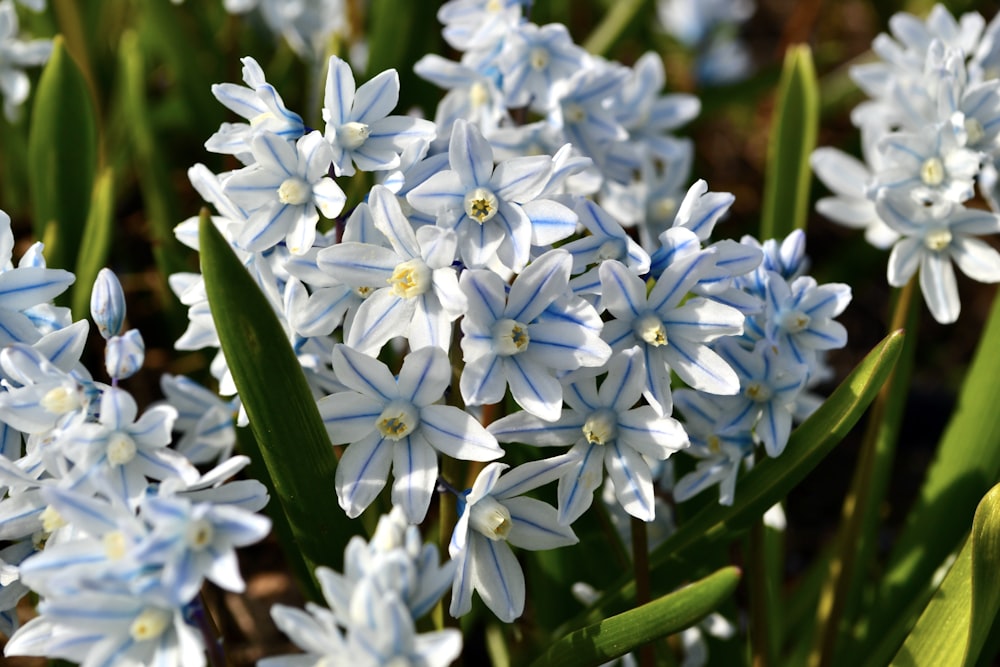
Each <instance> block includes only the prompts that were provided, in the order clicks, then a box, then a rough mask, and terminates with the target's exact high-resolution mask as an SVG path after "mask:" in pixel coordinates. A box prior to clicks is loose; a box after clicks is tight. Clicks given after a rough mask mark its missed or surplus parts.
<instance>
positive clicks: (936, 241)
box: [924, 229, 951, 252]
mask: <svg viewBox="0 0 1000 667" xmlns="http://www.w3.org/2000/svg"><path fill="white" fill-rule="evenodd" d="M924 245H925V246H927V249H928V250H933V251H935V252H939V251H941V250H944V249H945V248H947V247H948V246H949V245H951V232H950V231H948V230H947V229H935V230H933V231H930V232H927V234H926V235H925V236H924Z"/></svg>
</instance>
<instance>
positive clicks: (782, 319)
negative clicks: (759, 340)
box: [778, 310, 812, 334]
mask: <svg viewBox="0 0 1000 667" xmlns="http://www.w3.org/2000/svg"><path fill="white" fill-rule="evenodd" d="M810 322H812V318H810V317H809V316H808V315H806V314H805V313H803V312H802V311H801V310H789V311H785V312H784V313H782V314H781V315H780V316H779V320H778V325H779V326H780V327H781V328H782V329H784V330H785V331H787V332H788V333H793V334H794V333H799V332H800V331H802V330H803V329H805V328H806V327H808V326H809V323H810Z"/></svg>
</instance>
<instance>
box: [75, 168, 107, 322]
mask: <svg viewBox="0 0 1000 667" xmlns="http://www.w3.org/2000/svg"><path fill="white" fill-rule="evenodd" d="M114 184H115V178H114V170H113V169H111V167H105V169H104V170H103V171H101V173H100V175H99V176H98V177H97V181H96V182H95V183H94V196H93V198H92V199H91V201H90V212H89V213H88V215H87V224H86V226H85V227H84V230H83V239H82V242H81V243H80V252H79V254H77V257H76V271H75V273H76V282H75V283H74V284H73V304H72V309H73V319H74V320H80V319H87V317H89V315H90V292H91V290H92V289H93V287H94V280H96V279H97V273H98V272H99V271H100V270H101V269H102V268H103V267H104V266H105V264H106V263H107V259H108V252H109V251H110V250H111V240H112V237H113V236H114V231H115V230H114V221H115V192H114Z"/></svg>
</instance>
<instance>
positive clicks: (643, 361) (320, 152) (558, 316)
mask: <svg viewBox="0 0 1000 667" xmlns="http://www.w3.org/2000/svg"><path fill="white" fill-rule="evenodd" d="M439 18H440V19H441V20H442V22H443V23H444V24H445V32H444V34H445V38H446V39H447V40H448V42H449V43H450V44H451V45H452V46H454V47H455V48H456V49H459V50H461V51H463V52H464V55H463V57H462V61H461V62H460V63H455V62H450V61H446V60H444V59H441V58H438V57H435V56H427V57H425V58H423V59H422V60H421V61H420V62H419V63H418V64H417V66H416V69H417V72H418V73H419V74H421V75H422V76H424V77H425V78H427V79H429V80H431V81H433V82H435V83H437V84H439V85H441V86H442V87H444V88H446V89H448V92H447V94H446V95H445V96H444V98H443V99H442V101H441V103H440V104H439V106H438V108H437V111H436V113H435V115H434V117H435V121H434V122H430V121H426V120H421V119H417V118H412V117H408V116H398V115H391V114H392V112H393V110H394V107H395V105H396V101H397V99H398V93H399V83H398V77H397V75H396V72H395V71H393V70H388V71H386V72H383V73H381V74H379V75H377V76H375V77H374V78H373V79H372V80H370V81H368V82H365V83H363V84H361V85H360V86H359V85H357V84H356V82H355V79H354V76H353V74H352V72H351V68H350V66H349V65H348V64H347V63H346V62H344V61H342V60H341V59H339V58H337V57H331V58H330V61H329V67H328V71H327V74H326V87H325V91H326V93H325V97H324V106H323V109H322V117H323V119H324V122H325V128H324V129H323V131H322V132H321V131H319V130H316V131H311V132H310V131H308V130H307V128H306V127H305V126H304V124H303V123H302V120H301V118H302V116H301V115H299V114H298V113H296V112H294V111H291V110H289V109H288V108H287V107H286V106H285V104H284V102H283V101H282V98H281V96H280V95H279V94H278V92H277V91H276V90H275V89H274V87H273V86H272V85H271V84H269V83H267V81H266V79H265V76H264V73H263V71H262V70H261V69H260V67H259V66H258V65H257V63H256V62H255V61H253V60H252V59H250V58H245V59H244V61H243V63H244V82H245V83H246V86H245V87H244V86H238V85H235V84H220V85H217V86H215V87H214V89H213V90H214V92H215V94H216V97H217V98H218V99H219V100H220V101H221V102H222V103H223V104H225V105H226V106H227V107H229V108H230V109H232V110H233V111H235V112H236V113H239V114H240V115H241V116H242V117H244V118H246V119H248V120H249V121H250V123H249V124H225V125H223V126H222V127H221V128H220V130H219V132H218V133H217V134H215V135H213V137H211V138H210V139H209V141H208V142H207V144H206V146H207V148H208V149H209V150H212V151H216V152H222V153H227V154H231V155H235V156H237V157H238V158H239V159H240V160H241V161H242V162H243V163H244V164H245V166H244V167H242V168H240V169H237V170H234V171H230V172H226V173H222V174H218V175H216V174H212V173H211V172H209V171H208V169H206V168H205V167H203V166H201V165H197V166H195V167H194V168H192V170H191V171H190V176H191V180H192V183H193V184H194V185H195V187H196V188H197V189H198V191H199V192H200V193H201V194H202V195H203V196H204V197H205V199H206V200H207V201H209V202H210V203H212V204H213V205H214V206H215V208H216V210H217V211H218V213H219V214H220V217H217V218H215V224H216V226H217V227H218V228H219V229H220V230H221V231H222V233H223V235H224V236H225V237H226V238H227V240H228V241H229V243H230V244H231V245H232V247H233V249H234V251H235V252H236V253H237V254H238V255H239V257H240V258H241V259H242V261H243V263H244V264H245V265H246V267H247V269H248V270H249V271H250V272H251V274H252V275H253V276H254V278H255V279H256V281H257V283H258V284H259V285H260V287H261V289H262V291H263V292H264V294H265V295H266V296H267V297H268V299H269V301H270V303H271V305H272V307H273V309H274V312H275V313H276V315H277V316H278V317H279V319H280V321H281V322H282V324H283V326H284V328H285V331H286V333H287V335H288V337H289V342H290V344H291V346H292V348H293V349H294V350H295V351H296V353H297V355H298V358H299V360H300V362H301V363H302V366H303V368H304V369H305V371H306V377H307V379H308V381H309V384H310V386H311V388H312V390H313V392H314V394H315V396H316V398H317V401H318V404H319V408H320V413H321V415H322V418H323V420H324V423H325V425H326V427H327V430H328V432H329V434H330V437H331V441H332V443H333V444H334V445H336V446H341V445H342V446H344V449H343V451H342V454H341V456H340V461H339V465H338V468H337V473H336V479H335V480H334V481H335V487H336V493H337V498H338V500H339V503H340V505H341V507H342V508H343V509H344V511H345V512H346V513H347V514H348V515H349V516H351V517H357V516H359V515H360V514H361V513H362V512H364V511H365V510H366V509H367V508H368V507H370V506H372V505H373V503H374V502H375V501H376V499H377V498H378V497H379V495H380V494H381V493H382V490H383V489H384V488H386V486H389V487H390V488H391V492H390V500H391V503H392V505H393V507H394V511H396V512H398V513H399V515H400V516H401V517H403V518H405V520H406V521H407V522H409V523H413V524H417V523H421V522H423V521H424V520H425V518H426V517H427V516H428V514H429V513H430V512H431V509H432V507H433V501H434V496H435V494H436V493H438V492H445V493H453V494H456V495H457V497H458V503H459V510H460V511H459V517H458V521H457V524H456V527H455V530H454V533H453V535H452V538H451V542H450V547H449V553H450V556H451V558H452V560H453V562H454V563H455V566H454V567H455V570H454V577H453V581H452V582H451V583H452V599H451V607H450V609H451V613H452V614H453V615H456V616H457V615H462V614H465V613H466V612H468V611H469V610H470V609H471V604H472V595H473V592H477V593H478V594H479V596H480V597H481V598H482V599H483V601H484V603H485V604H486V605H487V606H488V607H489V608H490V609H491V610H492V611H493V612H494V613H495V614H496V615H497V617H499V618H500V619H502V620H505V621H510V620H513V619H515V618H517V617H518V616H520V614H521V613H522V612H523V610H524V605H525V597H526V596H525V581H524V575H523V573H522V571H521V568H520V565H519V563H518V560H517V558H516V556H515V554H514V551H513V550H512V549H511V547H515V548H521V549H548V548H553V547H556V546H561V545H568V544H572V543H574V542H575V541H576V536H575V534H574V532H573V530H572V527H571V526H572V524H573V523H574V522H575V521H576V520H577V519H578V518H579V517H580V516H581V515H583V514H584V513H585V512H586V510H587V509H588V507H590V505H591V503H592V501H593V498H594V494H595V492H596V490H597V489H598V488H599V487H600V486H601V484H602V480H604V477H605V476H604V471H605V470H606V471H607V476H608V479H609V480H610V481H611V484H612V486H613V497H614V499H615V500H614V502H615V503H616V504H617V505H619V506H620V507H621V508H622V509H623V510H624V511H625V512H626V513H627V514H628V515H630V516H632V517H635V518H638V519H640V520H643V521H652V520H654V519H655V518H656V514H657V510H656V508H657V505H658V502H657V498H656V496H657V493H658V490H657V484H658V482H657V480H658V478H661V477H662V478H663V480H662V481H663V482H664V484H663V486H662V487H661V488H660V489H659V493H665V492H666V489H668V488H670V487H671V485H672V484H673V480H672V479H671V476H670V475H669V474H666V475H664V471H665V470H670V467H669V466H664V465H663V462H664V461H665V460H666V459H668V457H670V456H671V455H672V454H673V453H674V452H677V451H687V452H689V453H691V454H692V455H693V456H694V457H696V459H697V465H696V466H694V469H693V470H692V471H691V472H690V473H688V474H685V475H684V476H682V477H681V479H680V480H678V481H677V483H676V485H675V486H673V490H674V497H675V498H677V499H684V498H687V497H690V496H692V495H694V494H695V493H698V492H699V491H701V490H703V489H706V488H709V487H710V486H713V485H716V484H718V485H720V491H721V492H720V499H721V501H722V502H723V503H731V502H732V501H733V498H734V493H735V491H734V488H735V481H736V476H737V474H738V471H739V469H740V466H741V464H742V463H743V462H744V461H747V460H750V459H752V457H753V456H754V455H755V451H756V448H757V446H758V445H762V446H763V449H764V451H765V452H766V454H767V455H769V456H778V455H779V454H780V453H781V451H782V450H783V449H784V447H785V445H786V443H787V440H788V437H789V433H790V431H791V427H792V423H793V420H795V419H801V418H803V417H804V416H805V415H807V414H808V412H809V410H810V408H811V407H812V406H813V405H814V404H815V401H814V400H812V398H811V397H810V395H809V394H808V390H809V388H810V387H812V386H814V385H815V384H817V383H818V382H819V381H821V380H822V379H823V378H824V377H825V376H826V374H825V370H824V366H823V354H824V353H825V351H826V350H830V349H834V348H837V347H841V346H843V345H844V344H845V342H846V331H845V330H844V328H843V327H842V326H841V325H840V324H838V323H837V322H836V321H834V318H835V317H836V316H838V315H839V314H840V313H841V312H842V311H843V309H844V308H845V307H846V306H847V303H848V302H849V300H850V290H849V288H847V287H846V286H844V285H818V284H817V283H816V281H815V280H813V279H812V278H810V277H808V276H807V275H805V270H806V264H807V262H806V258H805V252H804V239H803V236H802V234H801V233H796V234H793V235H792V236H790V237H789V238H788V239H785V240H784V241H782V242H780V243H779V242H777V241H767V242H764V243H763V244H762V243H760V242H759V241H757V240H755V239H752V238H749V237H748V238H744V239H743V240H741V241H734V240H721V241H714V242H713V241H712V240H711V236H712V234H713V231H714V229H715V226H716V223H717V222H718V221H719V220H720V219H721V218H722V217H723V216H724V215H725V214H726V212H727V211H728V209H729V207H730V205H731V204H732V202H733V197H732V195H729V194H727V193H716V192H710V191H709V190H708V185H707V184H706V183H705V182H704V181H698V182H696V183H695V184H694V185H691V186H690V187H687V186H686V181H687V178H688V170H689V167H690V163H691V150H692V148H691V144H690V142H688V141H684V140H680V139H676V138H674V137H672V136H670V135H669V131H671V130H673V129H674V128H676V127H679V126H680V125H681V124H683V123H684V122H686V121H687V120H689V119H691V118H692V117H693V116H694V115H695V114H696V113H697V111H698V101H697V100H696V99H695V98H693V97H691V96H688V95H663V94H662V93H661V88H662V87H663V84H664V80H663V69H662V63H661V61H660V60H659V57H658V56H656V55H653V54H647V55H645V56H643V57H642V58H640V59H639V61H638V62H637V63H636V64H635V65H634V66H633V67H631V68H629V67H625V66H623V65H621V64H618V63H612V62H608V61H605V60H603V59H600V58H597V57H594V56H590V55H587V54H586V53H585V52H584V51H583V50H582V49H580V47H578V46H576V45H575V44H573V43H572V41H571V40H570V38H569V36H568V34H567V32H566V30H565V28H563V27H562V26H557V25H551V26H541V27H539V26H536V25H534V24H532V23H530V22H528V21H527V20H526V19H525V18H524V16H523V7H522V5H521V4H520V3H481V2H472V1H469V0H461V1H456V2H449V3H446V4H445V5H444V6H443V7H442V9H441V11H440V13H439ZM515 108H520V110H521V111H519V112H514V111H512V109H515ZM515 118H517V121H515ZM363 172H372V173H373V174H374V179H375V181H376V185H374V186H373V187H371V188H370V189H369V190H368V191H367V194H366V195H365V197H364V199H363V201H360V202H357V203H356V204H352V203H350V202H348V198H347V197H346V196H345V195H344V194H343V193H344V192H345V191H350V188H347V187H345V186H344V185H342V184H343V183H344V182H345V180H344V179H346V178H348V177H352V176H356V175H357V174H360V173H363ZM193 224H194V223H193V221H188V222H185V223H182V225H180V226H179V227H178V229H177V234H178V237H179V238H180V239H181V240H183V241H184V242H185V243H188V244H189V245H192V247H196V246H197V243H196V242H195V241H194V240H193V236H192V234H191V230H192V225H193ZM630 228H631V229H630ZM172 285H173V286H174V289H175V291H176V292H177V293H178V295H179V296H180V298H181V300H182V301H183V302H184V303H185V304H186V305H188V307H189V308H190V310H189V313H190V326H189V328H188V331H187V332H186V333H185V334H184V336H183V337H182V339H181V340H180V341H178V347H180V348H183V349H199V348H203V347H217V346H218V345H219V343H218V337H217V335H216V334H215V330H214V325H213V323H212V321H211V319H210V318H209V317H207V313H208V310H207V304H206V300H205V293H204V288H203V285H202V283H201V280H200V277H199V276H197V275H195V274H185V275H178V276H174V277H173V278H172ZM400 360H401V362H400ZM212 371H213V373H214V374H215V375H216V377H217V379H218V380H219V386H220V391H221V392H222V393H223V395H226V396H232V395H234V394H235V386H234V384H233V382H232V378H231V376H230V375H229V372H228V369H227V367H226V364H225V360H224V358H222V357H221V355H220V356H217V357H216V359H215V361H214V362H213V364H212ZM677 384H680V385H682V386H680V387H675V386H674V385H677ZM507 397H509V400H510V402H509V403H507V405H509V406H511V407H510V409H509V410H508V411H507V412H506V414H505V410H504V408H503V407H502V406H503V405H504V403H505V401H506V400H507ZM675 406H676V407H677V408H678V411H679V412H680V413H681V414H682V416H683V420H684V422H683V423H681V421H679V420H678V419H675V417H674V416H673V411H674V407H675ZM500 443H514V446H516V447H518V448H519V451H525V452H531V451H535V450H532V448H531V447H527V448H525V445H528V446H539V447H552V446H554V447H563V448H567V449H566V451H563V452H557V453H556V454H555V455H553V456H549V457H548V458H545V457H539V456H532V455H530V454H529V460H528V461H527V462H525V463H521V464H520V465H516V466H511V465H509V464H507V463H504V462H501V461H497V459H500V458H501V457H503V456H504V455H505V451H504V449H502V448H501V446H500ZM442 460H448V461H449V462H448V465H445V463H443V462H442ZM522 460H523V458H522ZM454 461H458V462H463V461H464V462H469V466H468V467H469V468H471V470H473V471H477V470H478V471H479V472H478V476H476V477H475V481H474V483H473V484H472V487H471V489H469V490H465V491H463V490H461V483H460V479H456V478H451V477H449V476H448V475H447V474H445V473H444V472H443V471H444V470H454V469H458V470H461V469H463V466H465V465H466V464H462V463H459V464H458V468H455V467H454V466H453V465H451V462H454ZM491 461H492V463H488V465H485V467H483V466H482V464H485V463H487V462H491ZM690 467H691V466H689V468H690ZM471 478H472V474H470V475H469V479H471ZM390 479H391V480H392V481H391V484H390ZM553 482H555V483H556V484H557V487H558V490H557V506H556V507H553V506H551V505H549V504H547V503H545V502H543V501H541V500H539V499H537V498H534V497H532V495H531V492H533V491H534V490H535V489H537V488H539V487H541V486H543V485H545V484H549V483H553ZM526 494H527V495H526ZM324 576H325V575H324ZM331 604H333V603H332V601H331ZM342 627H346V626H342ZM338 632H339V631H338ZM338 636H339V635H338ZM338 641H341V640H338ZM310 650H312V649H310Z"/></svg>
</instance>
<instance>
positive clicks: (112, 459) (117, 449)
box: [107, 431, 135, 466]
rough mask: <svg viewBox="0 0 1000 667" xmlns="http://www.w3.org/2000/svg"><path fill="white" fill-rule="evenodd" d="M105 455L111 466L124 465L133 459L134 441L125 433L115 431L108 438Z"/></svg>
mask: <svg viewBox="0 0 1000 667" xmlns="http://www.w3.org/2000/svg"><path fill="white" fill-rule="evenodd" d="M107 455H108V462H109V463H111V465H115V466H120V465H125V464H126V463H128V462H129V461H131V460H132V459H134V458H135V440H133V439H132V438H130V437H129V436H128V434H127V433H122V432H121V431H115V432H114V433H112V434H111V436H110V437H109V438H108V449H107Z"/></svg>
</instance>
